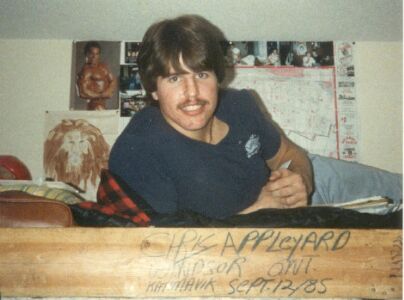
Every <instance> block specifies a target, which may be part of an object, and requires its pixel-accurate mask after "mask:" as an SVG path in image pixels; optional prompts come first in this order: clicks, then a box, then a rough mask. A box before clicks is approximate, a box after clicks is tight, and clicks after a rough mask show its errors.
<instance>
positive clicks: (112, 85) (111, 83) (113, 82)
mask: <svg viewBox="0 0 404 300" xmlns="http://www.w3.org/2000/svg"><path fill="white" fill-rule="evenodd" d="M105 71H106V72H107V76H106V77H107V80H108V85H107V88H106V89H105V90H104V91H103V92H102V94H101V97H102V98H111V97H112V95H113V94H114V92H115V89H116V87H117V79H116V78H115V76H114V75H113V74H112V73H111V72H110V71H109V69H108V68H107V67H106V66H105Z"/></svg>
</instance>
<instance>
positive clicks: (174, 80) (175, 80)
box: [168, 75, 180, 83]
mask: <svg viewBox="0 0 404 300" xmlns="http://www.w3.org/2000/svg"><path fill="white" fill-rule="evenodd" d="M179 80H180V78H179V76H177V75H173V76H170V77H168V82H171V83H175V82H177V81H179Z"/></svg>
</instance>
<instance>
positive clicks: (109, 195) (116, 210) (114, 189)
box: [79, 169, 150, 226]
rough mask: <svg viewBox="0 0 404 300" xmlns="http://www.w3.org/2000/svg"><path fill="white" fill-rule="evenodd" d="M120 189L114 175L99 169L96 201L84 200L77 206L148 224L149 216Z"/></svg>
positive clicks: (143, 224) (140, 224)
mask: <svg viewBox="0 0 404 300" xmlns="http://www.w3.org/2000/svg"><path fill="white" fill-rule="evenodd" d="M135 201H136V199H131V198H130V197H128V195H127V194H126V193H125V192H124V191H123V190H122V189H121V187H120V185H119V184H118V182H117V181H116V179H115V178H114V176H113V175H112V174H111V173H110V172H109V171H108V170H106V169H103V170H102V171H101V176H100V184H99V186H98V190H97V203H95V202H92V201H84V202H81V203H79V206H80V207H81V208H84V209H93V210H97V211H99V212H101V213H103V214H106V215H108V216H113V215H115V216H119V217H122V218H125V219H129V220H131V221H132V222H133V223H136V224H138V225H139V226H148V225H149V224H150V217H149V216H148V215H147V214H146V213H145V212H144V211H143V210H141V209H140V208H139V206H138V205H136V203H135Z"/></svg>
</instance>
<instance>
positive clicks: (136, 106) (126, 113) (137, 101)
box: [121, 92, 150, 117]
mask: <svg viewBox="0 0 404 300" xmlns="http://www.w3.org/2000/svg"><path fill="white" fill-rule="evenodd" d="M148 105H150V101H149V100H147V98H146V97H145V95H144V94H143V93H142V92H138V93H137V94H133V95H131V96H129V95H125V96H121V117H132V116H133V115H135V114H136V113H137V112H139V111H140V110H142V109H143V108H145V107H146V106H148Z"/></svg>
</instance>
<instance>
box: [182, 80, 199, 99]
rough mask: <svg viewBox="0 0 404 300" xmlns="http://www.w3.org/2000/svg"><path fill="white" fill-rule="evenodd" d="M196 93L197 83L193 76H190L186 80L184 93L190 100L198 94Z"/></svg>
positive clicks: (197, 91)
mask: <svg viewBox="0 0 404 300" xmlns="http://www.w3.org/2000/svg"><path fill="white" fill-rule="evenodd" d="M198 93H199V90H198V83H197V82H196V79H195V77H194V76H190V77H189V78H187V80H186V84H185V94H186V96H187V97H188V98H189V99H190V100H194V99H196V97H197V96H198Z"/></svg>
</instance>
